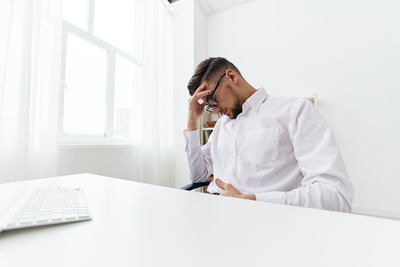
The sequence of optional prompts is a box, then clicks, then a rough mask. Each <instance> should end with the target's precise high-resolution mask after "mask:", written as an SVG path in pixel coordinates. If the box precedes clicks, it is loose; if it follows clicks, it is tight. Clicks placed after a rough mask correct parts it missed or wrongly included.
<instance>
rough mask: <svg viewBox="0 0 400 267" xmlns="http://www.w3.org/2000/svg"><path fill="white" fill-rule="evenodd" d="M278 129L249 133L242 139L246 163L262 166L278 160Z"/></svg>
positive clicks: (264, 129)
mask: <svg viewBox="0 0 400 267" xmlns="http://www.w3.org/2000/svg"><path fill="white" fill-rule="evenodd" d="M278 135H279V129H278V128H261V129H256V130H251V131H249V132H248V133H247V134H246V136H245V139H244V144H243V145H244V155H245V158H246V159H247V161H250V162H251V163H255V164H257V165H263V164H265V163H267V162H269V161H273V160H276V159H277V158H278Z"/></svg>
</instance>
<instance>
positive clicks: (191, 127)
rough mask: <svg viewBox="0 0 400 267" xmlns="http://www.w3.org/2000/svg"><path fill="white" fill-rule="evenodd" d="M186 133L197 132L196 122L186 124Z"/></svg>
mask: <svg viewBox="0 0 400 267" xmlns="http://www.w3.org/2000/svg"><path fill="white" fill-rule="evenodd" d="M186 130H187V131H195V130H197V121H196V122H191V121H189V122H188V124H187V129H186Z"/></svg>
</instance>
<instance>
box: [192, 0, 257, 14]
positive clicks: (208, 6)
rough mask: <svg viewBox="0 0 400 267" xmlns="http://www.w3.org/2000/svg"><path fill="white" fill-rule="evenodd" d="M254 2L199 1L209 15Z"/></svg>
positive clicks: (237, 0)
mask: <svg viewBox="0 0 400 267" xmlns="http://www.w3.org/2000/svg"><path fill="white" fill-rule="evenodd" d="M250 1H253V0H198V2H199V3H200V5H201V6H202V7H203V8H204V10H205V11H206V13H207V14H208V15H210V14H213V13H217V12H220V11H223V10H226V9H229V8H232V7H234V6H238V5H241V4H244V3H247V2H250Z"/></svg>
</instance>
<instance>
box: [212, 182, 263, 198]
mask: <svg viewBox="0 0 400 267" xmlns="http://www.w3.org/2000/svg"><path fill="white" fill-rule="evenodd" d="M215 183H216V184H217V185H218V187H219V188H221V189H223V190H224V193H222V194H221V196H227V197H237V198H244V199H250V200H256V196H255V195H254V194H242V192H240V191H239V190H238V189H237V188H236V187H234V186H233V185H231V184H227V183H225V182H223V181H222V180H221V179H218V178H216V179H215Z"/></svg>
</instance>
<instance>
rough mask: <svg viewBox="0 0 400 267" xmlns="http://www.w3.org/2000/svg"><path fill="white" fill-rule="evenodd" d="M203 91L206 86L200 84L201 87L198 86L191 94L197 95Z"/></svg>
mask: <svg viewBox="0 0 400 267" xmlns="http://www.w3.org/2000/svg"><path fill="white" fill-rule="evenodd" d="M205 89H206V85H205V84H202V85H200V86H199V87H197V89H196V91H194V93H193V94H196V93H199V92H201V91H203V90H205Z"/></svg>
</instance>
